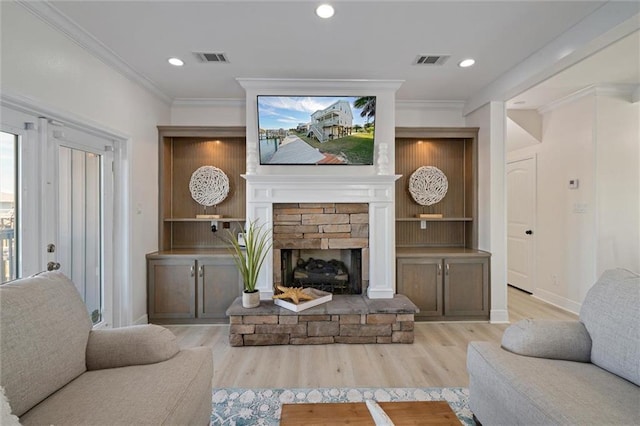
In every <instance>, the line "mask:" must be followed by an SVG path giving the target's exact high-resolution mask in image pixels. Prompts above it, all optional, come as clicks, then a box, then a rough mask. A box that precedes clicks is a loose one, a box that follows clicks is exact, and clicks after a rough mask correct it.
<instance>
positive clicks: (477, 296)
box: [396, 248, 490, 320]
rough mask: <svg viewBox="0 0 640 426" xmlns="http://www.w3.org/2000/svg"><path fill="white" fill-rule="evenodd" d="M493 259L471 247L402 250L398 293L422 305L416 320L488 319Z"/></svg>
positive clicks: (397, 270) (399, 258)
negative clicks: (490, 273) (490, 266)
mask: <svg viewBox="0 0 640 426" xmlns="http://www.w3.org/2000/svg"><path fill="white" fill-rule="evenodd" d="M443 255H444V256H445V257H443ZM489 258H490V255H489V253H486V252H483V251H480V250H471V249H457V250H456V249H449V250H442V249H422V250H421V249H416V248H413V249H398V250H397V269H396V272H397V287H398V293H401V294H404V295H405V296H407V297H408V298H409V299H410V300H411V301H412V302H413V303H415V304H416V305H417V306H418V308H420V312H419V313H418V314H416V319H422V320H443V319H464V320H468V319H476V320H480V319H481V320H486V319H488V318H489V294H490V291H489Z"/></svg>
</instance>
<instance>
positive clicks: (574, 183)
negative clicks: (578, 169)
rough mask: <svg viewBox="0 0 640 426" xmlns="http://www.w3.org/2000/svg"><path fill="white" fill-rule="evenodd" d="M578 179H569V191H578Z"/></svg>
mask: <svg viewBox="0 0 640 426" xmlns="http://www.w3.org/2000/svg"><path fill="white" fill-rule="evenodd" d="M578 182H579V181H578V179H575V178H573V179H569V189H578Z"/></svg>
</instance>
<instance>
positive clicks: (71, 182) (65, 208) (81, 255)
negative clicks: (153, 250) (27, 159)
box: [57, 145, 103, 324]
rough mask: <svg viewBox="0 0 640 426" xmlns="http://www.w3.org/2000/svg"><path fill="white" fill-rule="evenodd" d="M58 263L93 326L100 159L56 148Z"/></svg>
mask: <svg viewBox="0 0 640 426" xmlns="http://www.w3.org/2000/svg"><path fill="white" fill-rule="evenodd" d="M58 163H59V164H58V220H59V222H58V226H59V228H58V232H59V238H60V240H59V241H60V242H63V243H62V244H60V245H59V247H58V256H57V259H58V262H59V264H60V270H61V271H62V272H63V273H64V274H65V275H67V276H68V277H70V278H71V280H72V281H73V282H74V283H75V285H76V287H77V288H78V291H79V292H80V294H81V295H82V297H83V299H84V301H85V304H86V305H87V309H88V311H89V314H90V315H91V319H92V321H93V323H94V324H97V323H99V322H100V321H101V320H102V312H103V288H102V283H103V276H102V271H103V264H102V259H103V255H102V247H103V241H102V238H103V235H102V214H101V212H102V194H101V188H102V182H101V176H102V156H101V155H99V154H96V153H93V152H87V151H84V150H82V149H77V148H70V147H66V146H62V145H61V146H59V148H58Z"/></svg>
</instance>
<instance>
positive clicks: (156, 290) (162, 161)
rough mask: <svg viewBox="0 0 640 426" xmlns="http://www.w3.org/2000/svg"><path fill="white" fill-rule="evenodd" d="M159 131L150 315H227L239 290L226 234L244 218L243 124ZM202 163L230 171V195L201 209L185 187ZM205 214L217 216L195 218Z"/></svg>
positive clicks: (164, 319)
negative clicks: (156, 239) (157, 243)
mask: <svg viewBox="0 0 640 426" xmlns="http://www.w3.org/2000/svg"><path fill="white" fill-rule="evenodd" d="M158 136H159V168H158V193H159V200H158V201H159V216H158V235H159V239H158V240H159V251H158V252H155V253H150V254H149V255H147V289H148V292H147V306H148V315H149V321H150V322H156V323H165V324H167V323H173V324H179V323H199V322H202V323H213V322H226V315H225V312H226V310H227V308H228V307H229V306H230V305H231V303H232V302H233V300H234V299H235V298H236V297H238V296H239V295H241V293H242V289H241V281H240V275H239V272H238V270H237V268H236V266H235V263H234V262H233V258H232V257H231V254H230V253H229V252H228V251H227V250H226V247H227V242H226V241H225V236H226V233H227V230H228V231H230V232H232V233H233V234H235V233H237V232H238V231H240V230H241V229H242V228H243V227H244V222H245V208H246V196H245V180H244V179H243V178H242V176H241V175H242V174H243V173H244V171H245V167H246V157H245V152H246V139H245V128H244V127H197V126H159V127H158ZM202 166H215V167H218V168H219V169H221V170H222V171H223V172H224V173H225V174H226V175H227V177H228V178H229V194H228V195H227V198H226V199H225V200H223V201H222V202H221V203H220V204H219V205H217V206H215V207H208V208H207V209H206V210H205V209H204V207H203V206H201V205H200V204H198V203H197V202H196V201H195V200H193V198H192V197H191V192H190V190H189V181H190V179H191V175H192V174H193V172H195V171H196V170H197V169H198V168H199V167H202ZM203 214H216V215H222V217H221V218H220V219H214V220H212V219H202V218H197V215H203ZM212 222H213V223H212ZM214 224H215V232H214V227H213V226H212V225H214Z"/></svg>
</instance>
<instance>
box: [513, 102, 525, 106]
mask: <svg viewBox="0 0 640 426" xmlns="http://www.w3.org/2000/svg"><path fill="white" fill-rule="evenodd" d="M525 103H526V102H525V101H515V102H514V103H513V104H514V105H524V104H525Z"/></svg>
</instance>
